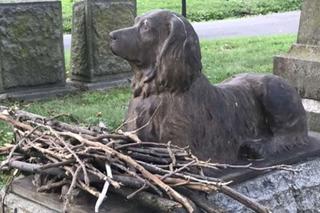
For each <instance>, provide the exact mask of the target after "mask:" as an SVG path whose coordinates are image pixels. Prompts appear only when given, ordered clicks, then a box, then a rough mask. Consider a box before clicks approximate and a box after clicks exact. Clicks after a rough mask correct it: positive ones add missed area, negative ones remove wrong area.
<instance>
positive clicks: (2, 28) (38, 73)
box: [0, 0, 68, 99]
mask: <svg viewBox="0 0 320 213" xmlns="http://www.w3.org/2000/svg"><path fill="white" fill-rule="evenodd" d="M66 91H68V89H66V87H65V64H64V52H63V30H62V13H61V2H60V1H57V0H3V1H1V2H0V99H5V98H18V99H19V98H22V99H34V98H43V97H48V95H56V94H61V93H65V92H66Z"/></svg>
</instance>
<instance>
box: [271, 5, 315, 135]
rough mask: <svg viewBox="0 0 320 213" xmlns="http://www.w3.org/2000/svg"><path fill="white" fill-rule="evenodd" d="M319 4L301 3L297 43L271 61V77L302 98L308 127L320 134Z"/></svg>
mask: <svg viewBox="0 0 320 213" xmlns="http://www.w3.org/2000/svg"><path fill="white" fill-rule="evenodd" d="M319 11H320V1H319V0H305V1H304V3H303V7H302V12H301V18H300V27H299V33H298V40H297V43H295V44H293V45H292V47H291V49H290V50H289V52H288V53H287V54H284V55H280V56H276V57H275V58H274V74H276V75H279V76H281V77H283V78H285V79H287V80H288V81H289V83H290V84H292V85H293V86H294V87H295V88H296V89H297V90H298V91H299V93H300V95H301V96H302V97H303V98H304V100H303V104H304V107H305V109H306V110H307V112H308V120H309V127H310V129H311V130H314V131H320V12H319Z"/></svg>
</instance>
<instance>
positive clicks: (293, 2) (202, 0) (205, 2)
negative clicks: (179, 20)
mask: <svg viewBox="0 0 320 213" xmlns="http://www.w3.org/2000/svg"><path fill="white" fill-rule="evenodd" d="M61 1H62V9H63V17H64V29H65V31H67V32H70V30H71V17H72V2H73V0H61ZM301 2H302V0H187V14H188V18H189V19H190V20H191V21H208V20H217V19H225V18H230V17H243V16H248V15H257V14H267V13H277V12H283V11H292V10H297V9H299V8H300V6H301ZM159 8H161V9H169V10H172V11H175V12H178V13H180V11H181V0H137V10H138V14H139V15H140V14H143V13H145V12H147V11H150V10H153V9H159Z"/></svg>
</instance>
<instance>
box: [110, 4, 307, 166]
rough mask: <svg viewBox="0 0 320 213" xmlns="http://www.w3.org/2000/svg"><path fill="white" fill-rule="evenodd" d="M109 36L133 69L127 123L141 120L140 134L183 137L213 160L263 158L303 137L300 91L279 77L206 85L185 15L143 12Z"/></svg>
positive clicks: (234, 79)
mask: <svg viewBox="0 0 320 213" xmlns="http://www.w3.org/2000/svg"><path fill="white" fill-rule="evenodd" d="M110 37H111V49H112V51H113V53H114V54H116V55H118V56H120V57H122V58H124V59H126V60H127V61H128V62H129V63H130V64H131V66H132V70H133V73H134V76H133V80H132V91H133V98H132V100H131V101H130V104H129V109H128V113H127V120H128V121H129V122H128V124H127V126H126V128H127V130H135V129H138V128H139V127H144V128H142V129H141V130H140V131H139V134H138V135H139V137H140V138H141V139H142V140H143V141H160V142H163V143H167V142H168V141H172V143H174V144H177V145H179V146H186V145H188V146H190V148H191V149H192V151H193V152H194V153H195V154H196V155H197V156H199V157H200V158H201V159H208V158H211V159H212V160H214V161H218V162H235V161H237V160H238V159H239V158H250V159H260V158H268V157H269V156H270V155H273V154H276V153H279V152H282V151H285V150H290V149H292V148H294V147H296V146H299V145H303V144H306V143H308V142H309V139H308V131H307V120H306V113H305V111H304V108H303V106H302V103H301V99H300V97H299V95H298V94H297V92H296V91H295V89H294V88H293V87H291V86H290V85H288V84H287V83H286V82H285V81H284V80H282V79H281V78H279V77H276V76H274V75H258V74H241V75H237V76H235V77H232V78H231V79H229V80H226V81H224V82H223V83H221V84H218V85H215V86H214V85H212V84H211V83H210V82H209V81H208V80H207V78H206V77H205V76H204V75H203V74H202V72H201V70H202V64H201V53H200V46H199V39H198V36H197V34H196V33H195V31H194V29H193V27H192V25H191V24H190V23H189V22H188V21H187V20H186V19H185V18H184V17H182V16H180V15H178V14H175V13H172V12H169V11H165V10H158V11H154V12H150V13H148V14H146V15H143V16H141V17H137V18H136V20H135V24H134V26H132V27H129V28H125V29H120V30H117V31H114V32H111V33H110ZM148 122H149V123H148ZM146 124H148V125H146Z"/></svg>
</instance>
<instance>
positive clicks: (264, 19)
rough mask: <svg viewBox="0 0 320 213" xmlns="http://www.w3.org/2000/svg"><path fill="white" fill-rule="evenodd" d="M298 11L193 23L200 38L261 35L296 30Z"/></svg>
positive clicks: (66, 39)
mask: <svg viewBox="0 0 320 213" xmlns="http://www.w3.org/2000/svg"><path fill="white" fill-rule="evenodd" d="M299 19H300V11H293V12H286V13H275V14H269V15H263V16H253V17H248V18H239V19H228V20H220V21H210V22H201V23H193V27H194V28H195V30H196V32H197V33H198V35H199V37H200V39H219V38H228V37H236V36H263V35H278V34H293V33H297V32H298V27H299ZM64 45H65V49H70V46H71V36H70V35H65V36H64Z"/></svg>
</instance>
